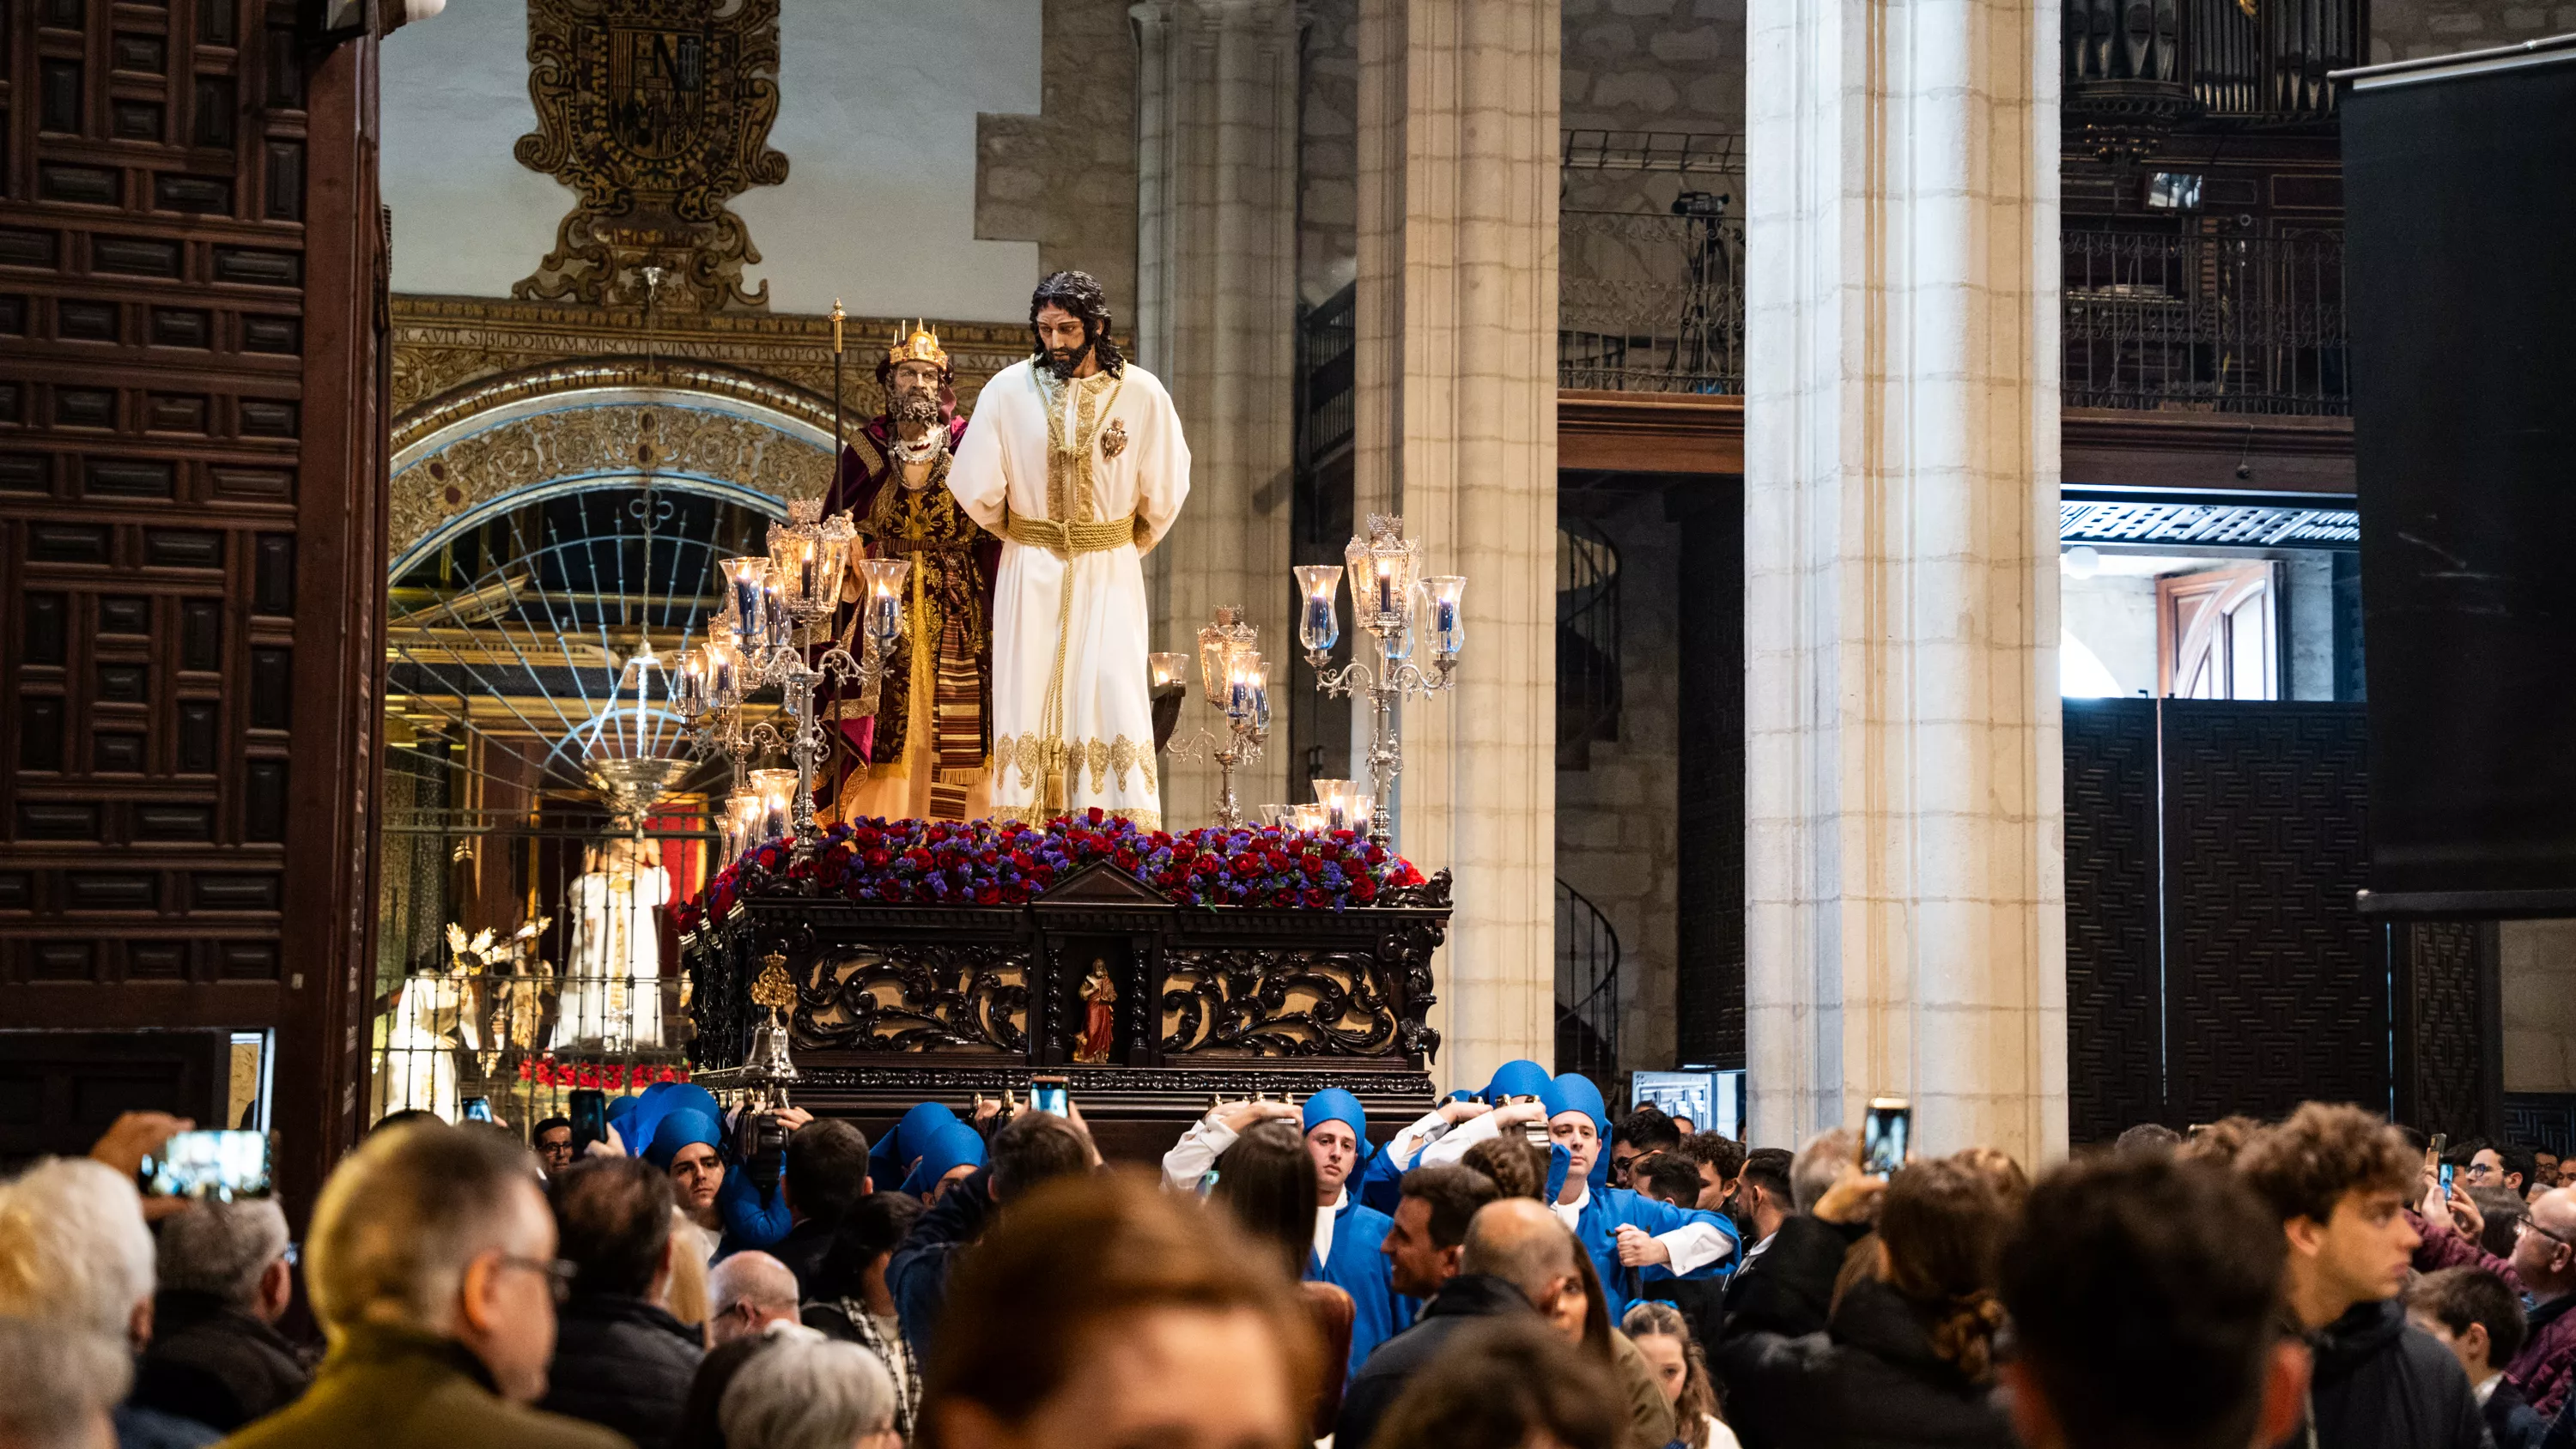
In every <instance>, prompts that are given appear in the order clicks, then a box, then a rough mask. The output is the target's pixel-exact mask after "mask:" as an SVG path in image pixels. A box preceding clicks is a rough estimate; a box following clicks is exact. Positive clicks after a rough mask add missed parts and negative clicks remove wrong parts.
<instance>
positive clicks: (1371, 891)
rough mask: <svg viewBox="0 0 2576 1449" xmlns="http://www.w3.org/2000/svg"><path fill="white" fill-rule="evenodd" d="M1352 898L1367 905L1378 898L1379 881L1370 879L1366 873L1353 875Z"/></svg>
mask: <svg viewBox="0 0 2576 1449" xmlns="http://www.w3.org/2000/svg"><path fill="white" fill-rule="evenodd" d="M1351 899H1352V900H1355V901H1357V902H1359V903H1360V904H1361V905H1367V904H1368V903H1369V902H1371V901H1373V900H1376V899H1377V882H1376V881H1373V880H1370V879H1369V878H1368V877H1367V876H1364V875H1363V876H1354V877H1352V878H1351Z"/></svg>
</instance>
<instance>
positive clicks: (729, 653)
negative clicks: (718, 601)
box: [707, 631, 742, 709]
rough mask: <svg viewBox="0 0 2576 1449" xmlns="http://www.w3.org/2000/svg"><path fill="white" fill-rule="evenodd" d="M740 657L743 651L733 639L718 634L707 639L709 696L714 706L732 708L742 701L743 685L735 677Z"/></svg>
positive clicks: (709, 701) (709, 700)
mask: <svg viewBox="0 0 2576 1449" xmlns="http://www.w3.org/2000/svg"><path fill="white" fill-rule="evenodd" d="M727 632H730V631H727ZM740 658H741V651H740V650H739V649H737V648H736V647H735V646H734V642H733V641H732V640H731V639H728V638H724V637H721V636H718V637H714V638H710V639H708V640H707V696H708V703H709V704H710V705H712V706H713V707H715V708H717V709H731V708H733V706H734V705H736V704H738V703H740V702H741V700H742V694H741V686H740V685H739V684H738V683H737V681H736V677H735V666H736V662H737V661H738V660H739V659H740Z"/></svg>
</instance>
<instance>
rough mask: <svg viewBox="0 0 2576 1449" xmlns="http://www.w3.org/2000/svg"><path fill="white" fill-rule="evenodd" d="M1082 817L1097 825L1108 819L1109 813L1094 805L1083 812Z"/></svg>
mask: <svg viewBox="0 0 2576 1449" xmlns="http://www.w3.org/2000/svg"><path fill="white" fill-rule="evenodd" d="M1082 816H1083V818H1084V819H1086V820H1088V821H1090V822H1091V823H1092V824H1094V825H1098V824H1099V823H1100V822H1102V821H1104V820H1106V819H1108V818H1109V812H1108V811H1106V810H1103V809H1101V808H1100V807H1099V806H1097V805H1094V806H1092V807H1091V808H1090V809H1088V810H1085V811H1083V812H1082Z"/></svg>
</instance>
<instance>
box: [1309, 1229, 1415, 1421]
mask: <svg viewBox="0 0 2576 1449" xmlns="http://www.w3.org/2000/svg"><path fill="white" fill-rule="evenodd" d="M1394 1227H1395V1219H1393V1218H1390V1217H1388V1216H1387V1215H1386V1214H1384V1213H1382V1212H1379V1211H1378V1210H1377V1209H1375V1208H1370V1207H1362V1206H1361V1205H1360V1202H1359V1199H1358V1198H1357V1197H1356V1196H1353V1197H1351V1198H1348V1199H1346V1200H1345V1201H1344V1202H1343V1203H1342V1207H1341V1211H1339V1212H1337V1213H1335V1214H1333V1255H1332V1257H1330V1258H1328V1259H1326V1260H1324V1261H1323V1262H1320V1263H1319V1262H1317V1261H1315V1253H1314V1250H1313V1249H1311V1248H1310V1249H1308V1250H1307V1252H1306V1278H1307V1281H1309V1282H1314V1281H1318V1280H1320V1281H1322V1282H1326V1283H1330V1284H1332V1285H1333V1286H1334V1287H1336V1288H1339V1289H1341V1290H1342V1291H1343V1292H1345V1293H1348V1294H1349V1295H1351V1360H1350V1363H1349V1365H1348V1366H1347V1368H1346V1370H1345V1372H1344V1378H1345V1380H1347V1379H1348V1377H1349V1375H1351V1374H1356V1373H1358V1372H1359V1371H1360V1365H1361V1364H1364V1363H1366V1362H1368V1356H1369V1354H1370V1353H1372V1352H1373V1351H1375V1350H1376V1348H1377V1346H1378V1345H1379V1344H1381V1343H1384V1342H1386V1341H1387V1340H1388V1339H1390V1338H1393V1337H1394V1336H1395V1335H1396V1334H1397V1333H1399V1332H1401V1331H1403V1330H1404V1329H1405V1328H1406V1327H1407V1326H1408V1325H1410V1324H1411V1323H1412V1322H1413V1311H1414V1309H1415V1308H1416V1307H1417V1306H1418V1305H1417V1304H1416V1303H1415V1302H1414V1300H1412V1299H1410V1298H1406V1297H1402V1296H1400V1295H1398V1294H1397V1293H1396V1291H1395V1278H1394V1272H1393V1266H1392V1265H1391V1264H1389V1263H1388V1262H1387V1257H1386V1254H1385V1252H1384V1251H1382V1250H1383V1248H1384V1246H1385V1243H1386V1235H1387V1233H1388V1232H1389V1231H1390V1230H1392V1229H1393V1228H1394Z"/></svg>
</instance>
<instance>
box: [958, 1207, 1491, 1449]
mask: <svg viewBox="0 0 2576 1449" xmlns="http://www.w3.org/2000/svg"><path fill="white" fill-rule="evenodd" d="M951 1190H952V1191H954V1189H951ZM1536 1311H1537V1310H1535V1309H1533V1308H1531V1307H1530V1303H1529V1300H1528V1299H1527V1298H1524V1297H1522V1296H1521V1290H1519V1289H1518V1288H1515V1287H1513V1286H1512V1285H1511V1284H1509V1283H1506V1282H1504V1281H1503V1280H1502V1279H1500V1278H1489V1277H1486V1276H1485V1275H1483V1274H1481V1273H1462V1274H1460V1275H1459V1276H1457V1277H1455V1278H1452V1279H1450V1280H1449V1281H1448V1282H1447V1283H1445V1284H1443V1285H1441V1288H1440V1291H1439V1292H1437V1293H1435V1294H1433V1295H1431V1301H1430V1302H1428V1303H1425V1304H1423V1305H1422V1312H1421V1315H1420V1316H1418V1317H1416V1318H1415V1319H1414V1320H1413V1326H1412V1327H1411V1328H1408V1329H1406V1330H1404V1331H1403V1332H1402V1333H1399V1334H1397V1335H1396V1336H1395V1337H1393V1338H1390V1339H1388V1340H1387V1341H1386V1342H1384V1343H1381V1344H1379V1345H1378V1346H1377V1351H1376V1352H1374V1353H1372V1354H1370V1355H1369V1356H1368V1362H1366V1363H1364V1364H1361V1365H1360V1371H1359V1373H1358V1374H1357V1375H1356V1376H1355V1377H1353V1378H1352V1380H1351V1383H1350V1387H1348V1388H1346V1389H1344V1390H1343V1391H1342V1416H1341V1418H1340V1419H1339V1420H1337V1421H1335V1423H1334V1425H1333V1449H1368V1443H1369V1439H1370V1437H1371V1436H1372V1435H1374V1434H1376V1433H1377V1426H1378V1421H1379V1420H1380V1419H1383V1418H1385V1417H1386V1411H1387V1410H1388V1409H1390V1408H1393V1407H1394V1406H1395V1401H1396V1400H1397V1399H1398V1398H1400V1397H1402V1396H1403V1394H1404V1386H1405V1385H1406V1384H1409V1383H1411V1382H1413V1376H1414V1375H1415V1374H1417V1373H1420V1372H1421V1371H1422V1368H1423V1366H1424V1365H1425V1364H1428V1363H1430V1362H1431V1360H1433V1359H1434V1358H1437V1357H1439V1355H1440V1350H1441V1348H1442V1346H1443V1345H1445V1344H1447V1343H1448V1342H1449V1340H1450V1339H1451V1338H1452V1337H1454V1336H1456V1334H1457V1333H1458V1331H1459V1330H1460V1329H1463V1328H1465V1327H1466V1326H1467V1325H1469V1324H1471V1323H1474V1322H1476V1321H1478V1320H1480V1319H1486V1318H1501V1317H1506V1316H1509V1315H1511V1314H1516V1313H1531V1314H1534V1313H1535V1312H1536Z"/></svg>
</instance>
